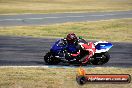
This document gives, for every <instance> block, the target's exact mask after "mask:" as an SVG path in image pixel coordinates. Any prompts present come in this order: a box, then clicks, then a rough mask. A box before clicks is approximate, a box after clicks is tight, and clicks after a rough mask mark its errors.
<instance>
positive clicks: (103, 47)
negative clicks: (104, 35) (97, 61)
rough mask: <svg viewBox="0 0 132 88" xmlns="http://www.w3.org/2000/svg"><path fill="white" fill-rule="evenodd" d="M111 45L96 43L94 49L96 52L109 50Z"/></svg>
mask: <svg viewBox="0 0 132 88" xmlns="http://www.w3.org/2000/svg"><path fill="white" fill-rule="evenodd" d="M112 46H113V45H112V44H111V43H98V44H97V45H96V46H95V47H96V49H97V50H101V49H110V48H111V47H112Z"/></svg>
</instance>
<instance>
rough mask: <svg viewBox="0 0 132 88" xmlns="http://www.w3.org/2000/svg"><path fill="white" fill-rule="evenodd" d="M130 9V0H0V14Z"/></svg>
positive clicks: (131, 7)
mask: <svg viewBox="0 0 132 88" xmlns="http://www.w3.org/2000/svg"><path fill="white" fill-rule="evenodd" d="M122 10H132V0H0V14H9V13H56V12H82V11H83V12H84V11H85V12H93V11H122Z"/></svg>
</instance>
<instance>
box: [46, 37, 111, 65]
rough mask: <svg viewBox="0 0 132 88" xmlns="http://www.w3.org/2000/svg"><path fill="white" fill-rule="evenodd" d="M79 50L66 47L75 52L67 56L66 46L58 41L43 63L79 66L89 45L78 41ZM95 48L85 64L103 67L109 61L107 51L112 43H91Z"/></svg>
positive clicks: (87, 52)
mask: <svg viewBox="0 0 132 88" xmlns="http://www.w3.org/2000/svg"><path fill="white" fill-rule="evenodd" d="M79 44H80V46H81V47H80V49H79V50H76V49H75V48H74V47H68V50H70V51H71V52H72V51H75V52H77V53H76V54H72V55H70V56H69V53H68V50H67V46H66V45H65V44H64V43H63V42H62V40H61V39H60V40H58V41H56V42H55V44H54V45H53V46H52V47H51V49H50V51H49V52H48V53H46V55H45V56H44V61H45V63H46V64H49V65H56V64H58V63H60V62H63V63H69V64H80V63H82V61H84V60H85V59H87V58H86V56H87V55H89V48H88V46H89V43H88V42H86V41H79ZM92 44H93V45H94V46H95V52H94V55H93V56H92V57H90V59H89V60H88V62H87V63H85V64H93V65H103V64H105V63H107V62H108V61H109V59H110V54H109V53H108V51H109V49H111V47H112V46H113V45H112V43H109V42H106V41H98V42H95V43H92Z"/></svg>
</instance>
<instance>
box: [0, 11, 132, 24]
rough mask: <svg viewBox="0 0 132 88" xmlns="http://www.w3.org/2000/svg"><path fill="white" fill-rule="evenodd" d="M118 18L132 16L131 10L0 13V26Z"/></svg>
mask: <svg viewBox="0 0 132 88" xmlns="http://www.w3.org/2000/svg"><path fill="white" fill-rule="evenodd" d="M120 18H132V11H118V12H91V13H56V14H22V15H0V26H24V25H26V26H29V25H48V24H56V23H65V22H82V21H83V22H84V21H99V20H109V19H120Z"/></svg>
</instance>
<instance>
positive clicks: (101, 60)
mask: <svg viewBox="0 0 132 88" xmlns="http://www.w3.org/2000/svg"><path fill="white" fill-rule="evenodd" d="M109 59H110V55H109V53H108V52H105V53H101V54H96V55H95V56H94V60H92V61H91V63H92V64H93V65H103V64H105V63H107V62H108V61H109Z"/></svg>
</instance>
